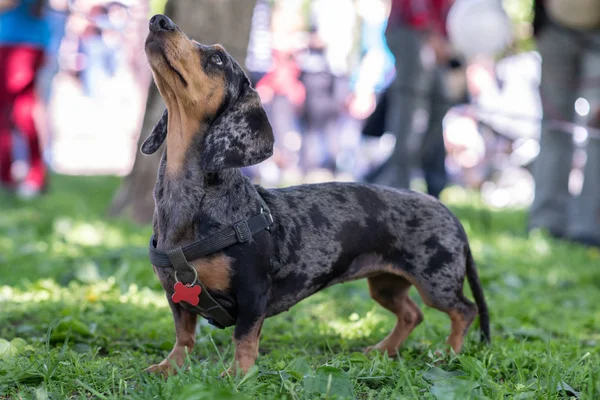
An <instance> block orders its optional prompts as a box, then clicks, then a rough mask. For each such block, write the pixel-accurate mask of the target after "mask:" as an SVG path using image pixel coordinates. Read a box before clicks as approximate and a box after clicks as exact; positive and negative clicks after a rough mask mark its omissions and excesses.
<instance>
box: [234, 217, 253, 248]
mask: <svg viewBox="0 0 600 400" xmlns="http://www.w3.org/2000/svg"><path fill="white" fill-rule="evenodd" d="M233 229H235V235H236V236H237V240H238V242H240V243H244V242H247V241H248V240H250V239H251V238H252V232H250V227H249V226H248V221H246V220H243V221H240V222H237V223H235V224H234V225H233Z"/></svg>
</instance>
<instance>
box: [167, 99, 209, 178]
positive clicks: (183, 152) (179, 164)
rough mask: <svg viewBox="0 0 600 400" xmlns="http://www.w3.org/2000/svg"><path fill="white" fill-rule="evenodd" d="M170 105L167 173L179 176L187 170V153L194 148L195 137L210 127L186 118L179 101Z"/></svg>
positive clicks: (196, 120)
mask: <svg viewBox="0 0 600 400" xmlns="http://www.w3.org/2000/svg"><path fill="white" fill-rule="evenodd" d="M170 103H171V104H169V106H168V109H169V120H168V123H167V132H168V134H167V139H166V142H167V149H166V154H167V164H166V169H165V173H166V174H167V175H170V176H177V175H179V174H180V173H181V172H182V171H183V170H184V169H185V163H186V161H188V160H189V157H187V153H188V151H189V150H190V147H191V146H192V143H193V140H194V137H195V136H197V135H203V134H204V132H205V131H206V129H207V128H208V125H207V124H206V123H201V122H200V121H199V120H198V119H189V118H186V117H185V115H186V113H185V111H184V109H183V107H182V106H181V105H180V104H179V102H178V101H171V102H170Z"/></svg>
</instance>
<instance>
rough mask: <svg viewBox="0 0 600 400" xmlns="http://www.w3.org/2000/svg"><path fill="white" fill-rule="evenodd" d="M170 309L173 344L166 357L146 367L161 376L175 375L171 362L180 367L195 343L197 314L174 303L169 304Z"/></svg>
mask: <svg viewBox="0 0 600 400" xmlns="http://www.w3.org/2000/svg"><path fill="white" fill-rule="evenodd" d="M171 309H172V311H173V319H174V320H175V346H174V347H173V350H171V353H169V355H168V356H167V358H165V359H164V360H163V361H161V362H160V363H159V364H154V365H152V366H150V367H148V368H147V369H146V371H147V372H153V373H160V374H162V375H163V376H169V375H175V374H176V373H177V368H175V366H174V365H173V364H175V365H177V367H179V368H181V367H182V366H183V363H184V362H185V358H186V354H189V353H191V352H192V349H193V348H194V344H195V343H196V323H197V321H198V316H197V315H196V314H192V313H189V312H187V311H186V310H185V309H183V308H182V307H180V306H178V305H176V304H173V305H171Z"/></svg>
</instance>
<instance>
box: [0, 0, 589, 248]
mask: <svg viewBox="0 0 600 400" xmlns="http://www.w3.org/2000/svg"><path fill="white" fill-rule="evenodd" d="M566 3H567V1H562V2H561V1H560V0H549V1H534V0H503V1H500V0H455V1H450V0H448V1H444V0H422V1H419V0H169V1H166V0H152V1H148V0H119V1H108V0H48V1H41V0H0V49H2V50H1V51H0V79H2V82H3V83H1V84H0V86H1V91H0V98H1V99H2V103H1V104H0V114H1V115H2V123H1V125H2V126H0V128H1V130H0V156H1V158H2V162H1V163H0V170H1V171H2V172H1V173H0V174H2V186H3V188H4V189H5V190H7V191H10V192H14V193H16V194H17V195H18V196H20V197H22V198H30V197H36V196H43V195H44V193H46V191H52V190H53V186H52V177H53V175H116V176H119V177H122V183H121V186H120V188H119V189H118V191H117V193H115V195H114V198H113V200H112V204H110V205H107V208H108V212H109V214H111V215H125V216H127V217H129V218H131V219H133V220H135V221H137V222H148V221H149V220H150V219H151V216H152V211H153V208H154V204H153V199H152V195H151V190H152V187H153V186H154V183H155V179H156V178H155V176H156V168H157V165H158V159H159V157H160V154H157V155H156V156H154V157H144V156H141V155H140V153H139V151H138V149H139V143H141V140H143V139H144V138H145V137H146V135H147V134H148V133H149V132H150V130H151V127H152V126H153V124H154V123H155V122H156V121H157V120H158V118H159V116H160V114H161V113H162V110H163V109H164V103H163V102H162V100H161V99H160V96H159V95H158V92H157V90H156V88H155V87H154V84H153V83H152V80H151V75H150V71H149V67H148V65H147V61H146V58H145V54H144V51H143V41H144V39H145V35H146V33H147V21H148V19H149V17H150V16H151V15H153V14H154V13H159V12H160V13H163V12H164V13H165V14H167V15H168V16H169V17H171V18H172V19H173V20H174V21H175V22H176V23H177V24H178V25H179V26H180V27H181V28H182V29H183V30H184V31H185V32H186V33H187V34H188V35H189V36H191V37H193V38H195V39H197V40H198V41H200V42H203V43H217V42H219V43H221V44H223V45H224V46H225V48H226V49H227V50H228V51H229V52H230V53H231V54H232V55H233V56H234V57H235V58H236V59H237V60H238V62H239V63H240V64H241V65H242V66H243V67H244V68H245V70H246V72H247V74H248V76H249V77H250V79H251V81H252V83H253V85H254V86H255V88H256V89H257V90H258V92H259V94H260V96H261V99H262V101H263V103H264V106H265V109H266V110H267V113H268V115H269V118H270V121H271V123H272V125H273V128H274V132H275V136H276V142H275V147H276V148H275V152H274V156H273V157H272V158H271V159H269V160H267V161H265V162H263V163H261V164H259V165H257V166H253V167H251V168H247V169H246V170H245V171H244V172H245V173H246V174H247V175H248V176H249V177H251V178H252V179H253V180H254V181H256V182H257V183H260V184H263V185H265V186H267V187H275V186H282V185H293V184H299V183H306V182H319V181H330V180H341V181H366V182H374V183H380V184H385V185H390V186H396V187H412V188H415V189H417V190H422V191H426V192H428V193H430V194H432V195H434V196H436V197H440V196H441V197H442V198H444V196H451V195H452V193H453V192H452V190H451V189H452V188H453V187H459V188H466V189H469V190H474V191H476V192H477V193H479V194H480V195H481V198H482V200H483V202H484V203H486V204H487V205H489V206H491V207H498V208H501V207H532V213H533V214H536V213H537V217H536V215H532V217H531V221H530V224H529V227H528V228H529V229H534V228H545V229H548V230H550V232H551V233H552V234H555V235H556V236H563V235H566V234H567V233H566V232H563V231H561V229H562V230H564V229H565V228H564V227H565V226H567V225H568V223H566V222H565V220H564V219H565V218H567V217H566V216H567V215H570V214H572V212H571V211H570V210H569V209H568V207H569V206H568V205H566V204H567V203H569V204H570V203H571V202H574V201H575V200H573V199H574V198H579V197H584V199H583V200H580V201H583V203H585V206H582V207H577V206H575V208H577V209H586V210H588V211H586V212H587V214H585V215H582V216H578V217H576V218H575V219H577V218H579V219H580V220H586V221H587V222H586V223H585V224H584V223H580V224H579V225H581V226H579V225H578V226H577V227H575V228H574V229H575V230H579V231H580V232H579V233H580V235H579V236H582V237H585V240H587V241H590V240H591V241H592V242H593V241H600V233H599V229H600V228H598V226H599V225H600V212H599V211H598V210H599V209H600V195H599V190H600V189H598V186H599V185H600V183H599V182H600V167H599V165H598V163H599V162H600V161H598V160H597V159H598V158H599V157H596V156H595V154H598V151H597V150H596V149H597V148H598V146H600V145H598V137H599V136H600V134H599V133H598V131H597V128H596V126H597V125H598V121H597V117H598V109H597V103H596V99H597V98H598V96H597V95H596V92H597V91H598V90H597V89H596V90H594V89H595V88H596V87H597V83H596V82H594V76H593V75H594V72H593V70H594V68H593V66H594V65H595V64H594V62H595V60H594V56H592V55H590V54H592V53H594V46H596V48H598V47H597V45H598V43H600V40H599V37H600V33H598V32H599V31H598V25H595V24H596V23H597V22H598V21H597V20H594V18H596V19H598V18H597V17H594V15H596V16H597V15H598V14H600V11H598V9H599V7H600V6H599V5H598V3H599V2H598V1H594V0H573V1H572V3H573V4H575V3H576V4H575V5H572V6H565V4H566ZM569 4H571V3H569ZM539 32H542V34H541V35H540V34H539ZM561 35H562V36H561ZM544 41H545V42H549V43H550V45H545V47H544ZM553 46H554V47H553ZM23 49H25V50H23ZM32 49H33V50H32ZM544 49H545V50H544ZM561 49H562V50H561ZM544 51H546V53H547V58H548V60H547V61H546V62H545V63H544V66H545V67H544V68H547V70H548V72H547V76H548V78H549V79H550V78H552V80H553V81H554V82H559V84H555V85H554V86H553V87H552V88H548V90H547V91H544V88H543V87H542V89H541V90H540V86H544V79H542V71H543V70H544V68H542V59H543V58H544V57H546V54H544ZM567 53H568V54H567ZM552 65H554V66H555V68H552ZM546 66H547V67H546ZM586 66H587V67H586ZM597 70H600V63H599V64H598V69H597ZM590 71H592V72H590ZM590 75H591V76H590ZM560 82H563V83H560ZM15 87H16V88H15ZM544 106H547V107H546V108H544ZM542 120H543V121H544V122H542ZM544 127H547V128H544ZM544 129H547V130H549V132H548V135H546V136H547V137H548V139H547V140H546V143H545V144H544V137H545V134H542V133H541V132H543V131H544ZM555 131H558V132H559V133H556V132H555ZM552 135H558V138H554V139H552V137H554V136H552ZM542 154H547V156H545V157H543V159H541V160H539V161H538V163H537V164H538V165H540V166H539V167H537V169H538V171H537V172H536V168H535V165H536V162H535V161H536V160H538V159H539V158H540V157H541V156H540V155H542ZM592 155H594V156H593V157H592ZM553 168H554V169H553ZM557 168H560V170H558V169H557ZM542 181H543V182H542ZM540 182H542V183H540ZM544 182H546V183H544ZM536 185H537V192H536ZM534 199H538V200H539V201H538V200H536V201H534ZM552 202H559V204H558V205H556V204H552ZM548 210H549V211H548ZM589 210H592V211H589ZM594 210H595V211H594ZM582 212H583V211H582ZM552 213H554V214H556V215H554V214H552ZM544 221H546V222H544ZM586 224H587V225H586ZM576 225H577V223H576ZM583 225H586V226H583Z"/></svg>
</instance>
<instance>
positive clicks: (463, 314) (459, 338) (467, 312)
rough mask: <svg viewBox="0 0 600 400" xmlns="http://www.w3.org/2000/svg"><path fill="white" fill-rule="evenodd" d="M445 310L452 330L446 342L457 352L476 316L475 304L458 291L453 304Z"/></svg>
mask: <svg viewBox="0 0 600 400" xmlns="http://www.w3.org/2000/svg"><path fill="white" fill-rule="evenodd" d="M442 311H443V310H442ZM446 312H447V313H448V315H449V316H450V320H451V321H452V331H451V332H450V336H448V341H447V343H448V344H449V345H450V346H452V349H454V352H455V353H457V354H458V353H459V352H460V349H461V348H462V345H463V341H464V338H465V336H466V334H467V332H468V331H469V327H470V326H471V324H472V323H473V320H474V319H475V317H476V316H477V306H476V305H475V304H473V303H472V302H471V301H469V300H467V299H466V298H465V297H464V296H463V294H462V293H459V294H458V295H457V298H456V302H455V303H454V306H453V307H452V308H451V309H450V310H447V311H446Z"/></svg>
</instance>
